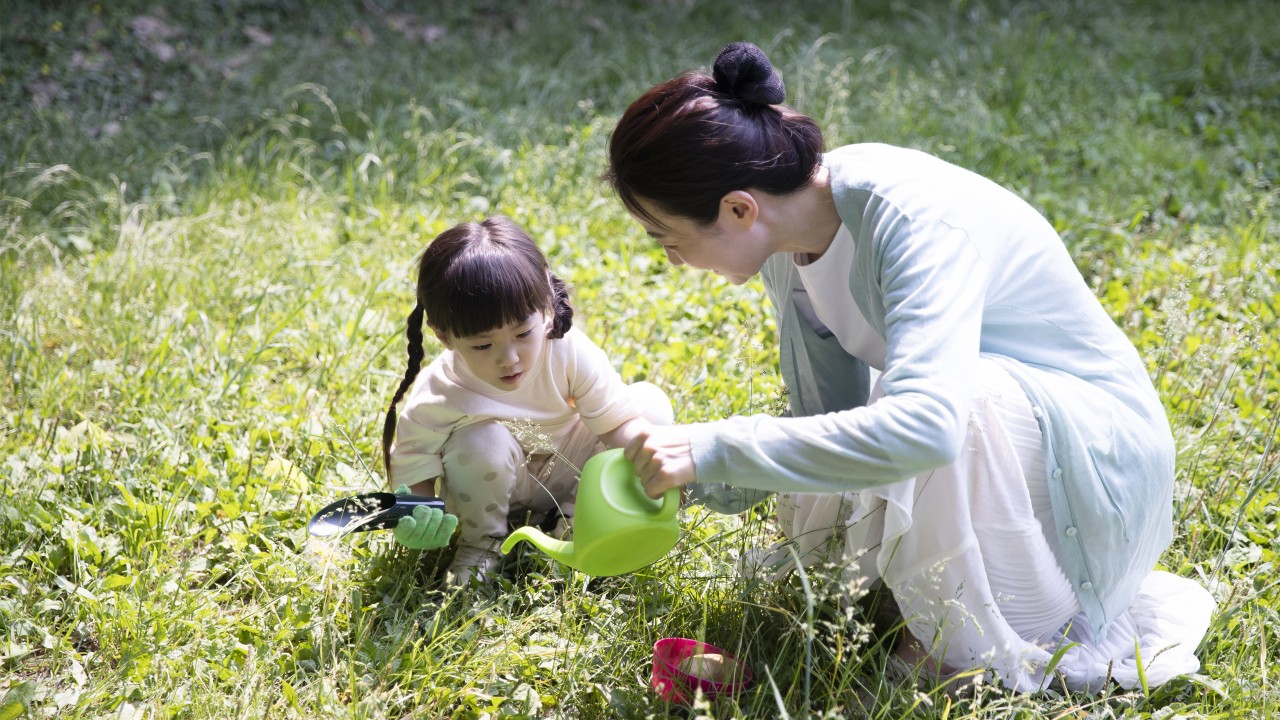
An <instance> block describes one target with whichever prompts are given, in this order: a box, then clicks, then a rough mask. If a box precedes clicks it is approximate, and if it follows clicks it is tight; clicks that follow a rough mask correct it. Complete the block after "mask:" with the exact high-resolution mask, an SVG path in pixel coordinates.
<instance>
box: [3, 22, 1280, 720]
mask: <svg viewBox="0 0 1280 720" xmlns="http://www.w3.org/2000/svg"><path fill="white" fill-rule="evenodd" d="M170 5H174V6H173V7H167V8H166V7H162V6H159V5H154V6H153V5H151V4H148V3H143V2H140V1H137V0H128V1H126V2H120V3H42V2H10V3H6V5H5V6H4V7H3V8H0V277H2V280H0V356H2V357H3V358H4V369H5V372H4V375H3V377H2V378H0V558H2V560H0V718H4V719H6V720H7V719H8V718H14V717H22V716H24V714H25V716H28V717H50V716H58V717H71V718H97V717H111V718H125V717H129V718H134V717H170V718H224V717H232V716H235V717H270V718H276V717H316V716H326V717H353V718H380V717H468V718H475V717H484V716H497V715H513V716H529V717H573V718H577V717H583V718H590V717H619V716H622V717H640V716H646V715H651V716H657V717H662V716H666V715H667V714H669V713H674V714H676V715H677V716H682V713H684V711H679V710H675V709H673V708H670V707H668V706H666V705H664V704H662V703H661V702H660V701H659V700H657V699H656V698H655V696H653V695H652V693H651V692H650V691H649V690H648V688H647V686H646V685H647V678H648V662H649V652H650V648H651V646H652V644H653V642H654V641H655V640H656V639H658V638H659V637H662V636H665V635H685V636H692V637H701V638H705V639H706V640H707V641H709V642H713V643H716V644H719V645H721V646H724V647H729V648H731V649H734V650H735V651H737V652H739V653H740V654H741V655H742V656H743V657H745V658H746V659H747V660H748V661H749V662H750V663H751V664H752V665H753V667H755V668H756V673H757V679H758V682H757V684H756V686H755V688H753V689H752V690H751V691H749V692H747V693H746V694H744V695H743V696H741V697H740V698H738V699H737V701H733V700H719V701H716V702H714V703H710V704H707V705H705V706H703V707H702V708H700V709H698V710H696V711H693V712H692V713H685V714H702V715H708V716H713V717H733V716H740V717H781V716H789V717H802V716H806V714H810V713H811V714H814V715H820V716H833V717H839V716H853V717H864V716H866V717H905V716H919V717H929V718H932V717H938V718H942V717H949V718H951V717H989V718H1005V717H1042V716H1043V717H1081V718H1083V717H1119V716H1132V717H1156V718H1169V717H1175V716H1180V717H1270V716H1272V715H1274V714H1275V713H1276V712H1277V711H1278V710H1280V698H1278V697H1277V693H1276V689H1275V683H1276V675H1277V672H1276V671H1277V667H1276V663H1275V660H1274V658H1275V657H1276V656H1277V654H1280V643H1277V640H1276V632H1275V626H1276V621H1277V605H1278V603H1280V594H1278V593H1277V589H1276V580H1275V578H1276V572H1275V562H1276V553H1277V550H1280V541H1277V539H1276V533H1275V523H1276V519H1277V512H1278V510H1277V508H1278V506H1280V500H1277V483H1278V481H1277V477H1276V467H1277V451H1276V449H1275V447H1274V445H1273V443H1274V441H1275V439H1276V434H1277V432H1276V431H1277V427H1276V422H1277V420H1276V418H1277V417H1280V415H1277V413H1276V412H1275V407H1276V404H1277V398H1278V396H1280V375H1277V372H1276V362H1277V360H1278V359H1280V347H1278V346H1277V342H1278V341H1277V336H1278V333H1277V321H1276V312H1277V304H1278V298H1280V274H1278V273H1277V250H1276V246H1277V245H1276V240H1277V212H1276V199H1277V177H1278V175H1280V137H1278V135H1280V123H1278V122H1277V118H1280V50H1278V49H1277V48H1280V6H1278V5H1276V4H1275V3H1271V2H1262V1H1258V2H1244V1H1239V0H1227V1H1226V2H1220V3H1214V4H1209V3H1190V2H1188V3H1167V4H1165V5H1164V6H1163V7H1157V6H1156V5H1154V4H1148V3H1143V2H1138V1H1137V0H1131V1H1128V2H1101V1H1098V0H1090V1H1086V0H1069V1H1068V2H996V1H995V0H992V1H991V2H977V1H967V0H949V1H945V0H926V1H925V2H921V3H906V2H895V1H890V2H876V3H859V2H852V1H846V2H833V3H778V2H754V1H749V0H740V1H738V2H732V3H730V2H719V1H717V2H692V1H691V0H632V1H630V2H621V3H607V2H587V1H585V0H577V1H574V0H529V1H525V2H521V1H516V0H512V1H510V2H499V1H498V0H487V1H486V0H470V1H468V0H459V1H453V2H449V3H431V4H417V3H410V2H395V1H393V0H382V1H380V0H366V1H365V2H354V0H352V1H346V0H325V1H324V2H316V3H304V2H301V1H299V0H220V1H219V2H211V3H192V4H170ZM739 39H749V40H752V41H754V42H756V43H758V44H760V45H761V46H762V47H764V49H765V50H766V51H767V52H768V53H769V54H770V57H771V58H772V59H773V60H774V62H775V64H776V65H777V66H778V67H779V68H780V70H781V71H782V72H783V73H784V77H785V80H786V82H787V87H788V91H789V102H791V103H792V104H793V105H795V106H796V107H798V108H799V109H801V110H802V111H804V112H807V113H809V114H811V115H813V116H814V117H816V118H817V119H818V120H819V122H820V123H821V124H822V126H823V127H824V128H825V129H826V131H827V139H828V144H829V145H830V146H832V147H835V146H838V145H840V144H844V143H847V142H856V141H868V140H874V141H882V142H889V143H895V144H900V145H905V146H911V147H916V148H919V149H923V150H926V151H929V152H932V153H935V154H938V155H940V156H942V157H944V158H946V159H948V160H950V161H952V162H955V163H957V164H960V165H962V166H965V167H968V168H971V169H973V170H975V171H978V172H980V173H983V174H985V175H988V176H990V177H992V178H994V179H995V180H997V181H998V182H1000V183H1002V184H1004V185H1006V186H1008V187H1010V188H1012V189H1014V190H1015V191H1016V192H1018V193H1019V194H1020V195H1022V196H1023V197H1025V198H1026V199H1027V200H1029V201H1030V202H1031V203H1032V204H1034V205H1035V206H1036V207H1037V208H1039V209H1040V210H1041V211H1043V212H1044V213H1045V215H1046V216H1047V217H1048V218H1049V219H1050V220H1051V222H1053V224H1054V225H1055V226H1056V227H1057V228H1058V229H1059V231H1060V232H1061V233H1062V236H1063V238H1064V241H1065V242H1066V243H1067V244H1068V246H1069V247H1070V249H1071V251H1072V253H1073V256H1074V257H1075V258H1076V259H1077V261H1078V264H1079V267H1080V269H1081V271H1082V273H1083V274H1084V276H1085V278H1086V280H1087V281H1088V282H1089V284H1090V285H1091V286H1092V287H1093V288H1094V289H1095V290H1096V291H1097V293H1098V295H1099V297H1100V298H1101V299H1102V301H1103V303H1104V304H1105V306H1106V307H1107V309H1108V310H1109V311H1110V312H1111V314H1112V315H1113V317H1115V319H1116V321H1117V322H1118V323H1119V324H1120V325H1121V327H1123V328H1124V329H1125V331H1126V332H1127V333H1128V334H1129V336H1130V337H1131V338H1133V340H1134V341H1135V343H1137V344H1138V346H1139V349H1140V350H1141V351H1142V353H1143V355H1144V357H1146V358H1147V359H1148V361H1149V366H1150V370H1151V373H1152V376H1153V377H1154V378H1155V380H1156V382H1157V384H1158V387H1159V388H1160V390H1161V393H1162V397H1163V399H1164V401H1165V404H1166V407H1167V408H1168V409H1169V412H1170V418H1171V421H1172V423H1173V425H1174V428H1175V433H1176V435H1177V437H1178V439H1179V444H1180V449H1181V451H1180V458H1179V467H1178V473H1179V474H1178V490H1177V497H1176V514H1177V517H1176V523H1177V526H1176V536H1177V537H1176V540H1175V543H1174V546H1173V547H1172V548H1171V549H1170V551H1169V552H1168V553H1167V555H1166V557H1165V559H1164V566H1165V567H1166V568H1167V569H1169V570H1172V571H1174V572H1178V573H1180V574H1182V575H1185V576H1190V577H1196V578H1199V579H1200V580H1201V581H1202V582H1204V583H1205V584H1206V585H1207V586H1209V587H1210V588H1211V589H1212V590H1213V592H1214V593H1215V595H1216V596H1217V597H1218V599H1219V602H1220V612H1219V614H1218V615H1217V617H1216V618H1215V623H1214V625H1213V627H1212V629H1211V631H1210V635H1209V637H1208V638H1207V639H1206V641H1205V643H1204V644H1203V645H1202V647H1201V649H1200V657H1201V659H1202V662H1203V665H1204V667H1203V669H1202V671H1201V672H1200V673H1199V674H1197V675H1195V676H1192V677H1188V678H1183V679H1179V680H1176V681H1174V682H1172V683H1169V684H1168V685H1166V686H1164V687H1162V688H1159V689H1151V690H1150V692H1143V691H1141V690H1136V691H1133V692H1124V691H1121V690H1119V689H1113V690H1110V691H1108V692H1107V693H1105V694H1103V695H1102V696H1060V695H1056V694H1052V693H1050V694H1041V695H1035V696H1013V695H1007V694H1003V693H1000V692H998V691H989V692H987V691H984V692H982V693H979V694H978V695H976V696H974V697H970V698H965V699H961V700H958V701H956V700H952V699H950V698H948V697H947V696H946V695H945V694H943V693H942V692H941V691H939V690H938V689H935V688H925V689H923V690H921V691H916V690H915V689H914V688H909V687H905V686H897V685H894V684H893V683H891V682H889V681H888V680H886V679H885V678H884V676H883V673H882V669H883V664H884V650H885V648H884V642H883V641H882V640H881V641H878V640H877V637H879V636H878V635H876V634H874V633H870V632H869V628H868V626H867V623H868V622H869V618H868V617H867V616H865V615H863V614H860V613H861V610H860V609H852V610H850V609H845V608H841V607H839V606H838V603H835V602H834V600H833V597H835V596H836V595H838V593H839V590H840V588H839V587H838V583H836V582H835V581H833V580H830V579H827V578H824V577H821V576H818V577H814V578H812V580H813V582H812V583H808V584H806V583H801V582H799V581H794V580H793V581H792V582H790V583H784V584H782V585H772V584H751V583H746V582H744V581H742V580H740V579H737V578H736V577H734V575H733V573H732V572H730V568H732V563H733V561H734V559H735V558H736V557H737V555H738V554H739V553H740V552H741V551H742V550H743V549H745V548H747V547H750V546H755V545H762V544H766V543H768V542H770V541H771V540H772V539H773V537H774V527H773V525H772V523H771V521H770V520H769V516H768V513H767V512H766V510H767V509H761V510H760V511H758V512H754V513H752V514H750V515H748V516H747V517H744V518H723V517H718V516H711V515H708V514H705V513H701V512H698V511H696V510H694V511H689V512H686V513H685V515H684V516H683V522H684V524H685V527H686V529H687V534H686V537H685V539H684V540H683V541H682V542H681V545H680V546H679V548H678V551H677V552H676V553H673V555H672V556H670V557H669V558H667V559H665V560H663V561H662V562H660V563H659V564H657V565H655V566H653V567H652V568H650V569H648V570H646V571H644V572H641V573H637V574H635V575H632V576H626V577H623V578H615V579H608V580H594V581H590V582H588V581H587V580H586V579H585V578H583V577H582V576H580V575H575V574H573V573H572V572H569V571H566V570H565V569H564V568H560V567H557V566H555V565H553V564H551V563H548V562H547V561H545V559H544V558H541V557H539V556H537V555H526V556H522V557H520V558H518V559H517V560H516V562H515V563H514V564H513V566H512V567H510V568H509V571H508V572H507V574H506V575H505V576H504V580H503V582H502V583H500V584H499V585H498V586H495V587H492V588H487V589H483V590H478V591H472V592H470V593H467V594H463V595H451V594H448V593H443V592H441V591H440V590H439V587H438V582H437V579H436V575H437V574H438V570H439V568H440V567H442V566H443V563H444V562H445V561H446V560H447V553H444V554H440V555H433V554H427V555H421V554H418V553H408V552H404V551H403V550H401V549H398V548H396V547H394V546H393V545H392V544H390V542H389V540H388V539H387V538H386V537H375V536H374V535H373V534H370V535H365V536H360V537H352V538H347V539H344V540H343V541H341V542H338V543H317V542H315V541H311V540H309V539H308V538H307V536H306V533H305V529H304V527H303V525H304V522H305V519H306V518H307V517H309V515H310V514H311V513H312V512H313V511H314V510H316V509H318V508H319V507H320V506H321V505H322V504H323V503H325V502H327V501H328V500H329V499H331V498H333V497H335V496H337V495H340V494H344V493H348V492H353V491H357V490H364V489H368V488H371V487H374V486H376V485H378V484H379V482H380V480H379V472H378V469H377V465H378V461H377V457H378V451H377V438H378V430H379V427H378V420H379V416H380V412H381V410H382V409H383V408H384V407H385V403H386V401H387V400H388V399H389V394H390V392H391V390H392V389H393V387H394V384H395V382H396V381H397V379H398V378H399V377H400V375H401V373H402V372H403V363H404V359H403V340H402V332H403V331H402V324H403V318H404V316H405V315H406V314H407V313H408V311H409V309H410V304H411V294H412V290H411V281H412V278H411V273H410V269H411V266H412V260H413V258H414V256H415V255H416V254H417V252H419V251H420V249H421V248H422V246H423V244H424V243H425V242H427V241H428V240H429V239H430V238H431V237H433V236H434V235H435V234H436V233H438V232H439V231H441V230H443V229H444V228H446V227H448V226H450V225H452V224H454V223H456V222H459V221H462V220H468V219H475V218H479V217H482V216H484V215H486V214H491V213H502V214H505V215H508V216H510V217H512V218H513V219H514V220H515V221H517V222H518V223H520V224H522V225H524V226H525V227H526V228H528V229H529V230H530V231H531V232H532V233H533V234H534V236H535V237H536V238H537V239H538V240H539V242H540V244H541V245H542V247H543V248H544V250H545V251H546V252H547V253H548V255H549V256H550V258H551V261H552V264H553V265H554V266H555V267H556V269H557V271H558V272H560V274H561V275H562V276H564V277H565V278H566V279H568V280H569V281H570V283H571V284H572V285H573V286H574V293H575V304H576V307H577V308H578V310H579V316H580V318H581V324H582V326H583V327H584V328H585V329H586V330H587V331H588V332H589V333H590V334H591V335H592V336H593V337H595V338H596V339H597V341H598V342H600V344H602V345H603V346H604V347H605V348H606V350H607V351H608V352H609V353H610V356H611V357H612V358H613V359H614V360H615V362H616V363H617V365H618V367H619V369H620V370H621V372H622V373H623V375H624V376H625V377H626V378H627V379H628V380H636V379H649V380H652V381H654V382H658V383H659V384H662V385H663V386H664V387H666V388H667V390H668V391H669V392H670V393H671V395H672V397H673V399H674V400H675V402H676V407H677V412H678V417H679V419H680V420H683V421H697V420H704V419H714V418H719V417H723V416H725V415H727V414H730V413H741V412H749V411H769V410H771V409H772V408H774V407H775V406H776V405H777V402H778V400H779V387H778V380H777V376H776V374H775V373H774V370H773V365H774V357H773V353H772V350H771V348H772V325H771V322H770V320H769V314H768V309H767V307H765V303H764V301H763V298H762V294H761V289H760V287H759V286H758V285H757V284H754V283H753V284H749V285H747V286H746V287H744V288H733V287H730V286H727V285H725V284H724V283H722V282H720V281H719V280H718V279H716V278H714V277H709V276H704V275H701V274H696V273H692V272H684V271H680V270H673V269H671V268H669V267H666V266H665V265H664V262H663V259H662V257H661V256H660V254H659V253H657V252H656V251H655V249H654V247H653V246H652V245H651V243H650V242H649V241H648V240H647V239H646V238H645V237H644V236H643V234H642V233H641V232H640V231H639V229H638V228H637V227H636V226H635V225H634V223H632V222H631V221H630V220H629V219H628V218H627V217H626V216H625V213H624V212H623V211H622V209H621V207H620V205H619V203H617V202H616V201H615V200H614V199H613V198H611V197H610V196H609V195H608V194H607V192H606V191H605V190H604V189H603V187H602V185H601V184H600V183H599V182H598V180H597V178H598V176H599V174H600V172H601V171H602V170H603V149H604V146H605V142H606V140H607V137H608V133H609V131H610V129H611V128H612V125H613V122H614V121H615V120H616V118H617V117H618V116H619V115H620V113H621V112H622V110H623V109H624V108H625V106H626V104H627V103H628V102H629V101H630V100H631V99H632V98H634V97H635V96H637V95H638V94H639V93H640V92H642V91H643V90H644V89H645V88H646V87H647V86H648V85H649V84H651V83H653V82H656V81H658V80H660V79H664V78H666V77H669V76H671V75H673V74H675V73H677V72H680V71H682V70H684V69H687V68H690V67H697V66H705V65H706V64H707V63H708V62H709V61H710V60H711V59H712V58H713V57H714V54H715V52H716V51H717V50H718V49H719V48H720V47H721V46H723V45H724V44H725V43H727V42H730V41H733V40H739ZM766 670H767V672H766Z"/></svg>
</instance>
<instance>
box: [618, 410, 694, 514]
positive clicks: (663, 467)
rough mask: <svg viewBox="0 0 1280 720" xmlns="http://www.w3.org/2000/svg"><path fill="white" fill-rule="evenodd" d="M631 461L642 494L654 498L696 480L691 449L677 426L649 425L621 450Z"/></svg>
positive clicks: (681, 430) (687, 440)
mask: <svg viewBox="0 0 1280 720" xmlns="http://www.w3.org/2000/svg"><path fill="white" fill-rule="evenodd" d="M622 455H623V457H625V458H626V459H627V460H629V461H631V464H632V465H633V466H634V467H635V469H636V474H637V475H639V476H640V482H641V483H642V484H643V485H644V492H645V494H646V495H648V496H649V497H651V498H654V499H657V498H660V497H662V494H663V493H665V492H666V491H668V490H670V489H671V488H675V487H678V488H682V487H684V486H685V485H688V484H689V483H692V482H697V481H698V471H697V468H695V467H694V465H693V448H692V447H691V446H690V444H689V438H688V436H687V435H686V433H685V432H684V430H683V428H682V427H681V426H679V425H651V426H649V427H647V428H644V429H643V430H641V431H640V432H639V433H638V434H637V435H636V436H635V437H634V438H632V439H631V442H629V443H627V447H626V449H625V450H623V451H622Z"/></svg>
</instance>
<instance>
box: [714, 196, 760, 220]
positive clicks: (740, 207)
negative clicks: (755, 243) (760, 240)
mask: <svg viewBox="0 0 1280 720" xmlns="http://www.w3.org/2000/svg"><path fill="white" fill-rule="evenodd" d="M758 217H760V206H759V205H758V204H756V199H755V196H753V195H752V194H751V193H749V192H747V191H746V190H733V191H731V192H728V193H725V196H724V197H722V198H720V219H719V222H720V223H725V225H723V227H726V228H729V227H733V228H737V229H739V230H750V229H751V226H752V225H755V222H756V218H758Z"/></svg>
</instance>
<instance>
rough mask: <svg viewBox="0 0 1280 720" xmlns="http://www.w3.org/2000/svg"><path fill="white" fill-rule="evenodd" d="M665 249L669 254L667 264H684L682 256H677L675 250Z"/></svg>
mask: <svg viewBox="0 0 1280 720" xmlns="http://www.w3.org/2000/svg"><path fill="white" fill-rule="evenodd" d="M664 249H665V250H666V253H667V262H669V263H671V264H672V265H683V264H684V260H682V259H680V256H679V255H678V254H676V251H675V250H672V249H671V248H664Z"/></svg>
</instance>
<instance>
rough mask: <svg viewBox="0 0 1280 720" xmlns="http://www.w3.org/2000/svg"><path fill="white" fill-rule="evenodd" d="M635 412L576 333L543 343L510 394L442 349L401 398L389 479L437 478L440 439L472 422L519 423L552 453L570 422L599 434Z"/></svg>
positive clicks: (608, 368)
mask: <svg viewBox="0 0 1280 720" xmlns="http://www.w3.org/2000/svg"><path fill="white" fill-rule="evenodd" d="M640 414H641V408H640V406H639V404H638V403H636V402H635V400H634V399H633V398H632V395H631V394H630V393H628V392H626V385H625V384H624V383H623V382H622V377H621V376H620V375H619V374H618V371H617V370H615V369H614V367H613V365H611V364H610V363H609V358H608V357H607V356H606V355H605V353H604V351H603V350H601V349H600V348H599V347H598V346H597V345H596V344H595V343H593V342H592V341H591V339H590V338H588V337H587V336H586V335H585V334H583V332H582V331H580V330H578V329H577V328H571V329H570V330H569V332H567V333H565V335H564V337H563V338H559V339H555V340H548V341H547V346H546V348H545V351H544V352H543V353H542V356H541V358H540V359H539V361H538V364H537V365H536V366H535V367H534V368H532V369H531V370H529V371H528V373H527V375H526V377H525V378H524V379H523V381H522V382H521V383H520V384H519V386H517V387H515V388H513V389H511V390H502V389H499V388H496V387H494V386H492V385H490V384H488V383H486V382H484V381H483V380H480V379H479V378H477V377H475V375H473V374H472V373H471V372H470V371H468V370H467V367H466V364H465V363H463V362H462V361H460V360H459V359H458V358H457V356H456V355H455V354H454V353H453V352H452V351H451V350H445V351H444V352H442V353H441V354H440V355H439V356H437V357H436V358H435V360H433V361H432V362H431V364H430V365H428V366H427V367H426V368H424V369H423V370H422V371H421V372H420V373H419V374H418V377H417V379H416V380H415V381H414V384H413V387H412V389H411V390H410V391H409V394H408V397H407V398H406V399H405V401H404V405H403V408H402V410H401V411H400V415H399V419H398V421H397V425H396V440H395V443H394V444H393V445H392V446H391V475H392V477H394V478H395V481H396V483H408V484H413V483H417V482H421V481H423V480H428V479H431V478H435V477H439V476H440V475H441V474H443V472H444V467H443V465H442V463H441V452H442V449H443V447H444V443H445V441H446V440H448V439H449V435H450V434H452V433H453V431H454V430H455V429H457V428H460V427H465V426H467V425H471V424H473V423H478V422H485V421H488V420H508V421H525V420H527V421H529V422H531V423H532V424H533V425H535V426H537V428H538V430H539V431H540V432H541V433H543V434H545V435H546V436H547V437H548V439H549V441H550V443H551V445H552V446H553V447H556V448H559V447H561V446H562V445H563V442H564V440H565V439H566V438H567V437H568V435H569V433H570V432H571V431H572V429H573V426H574V425H575V423H576V421H577V420H578V419H581V420H582V422H583V423H585V424H586V426H587V427H588V428H589V429H590V430H591V432H593V433H595V434H596V435H601V434H603V433H607V432H609V431H610V430H613V429H615V428H617V427H618V426H619V425H621V424H622V423H624V422H626V421H628V420H631V419H632V418H635V417H639V416H640ZM526 450H530V451H533V450H536V448H526Z"/></svg>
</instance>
